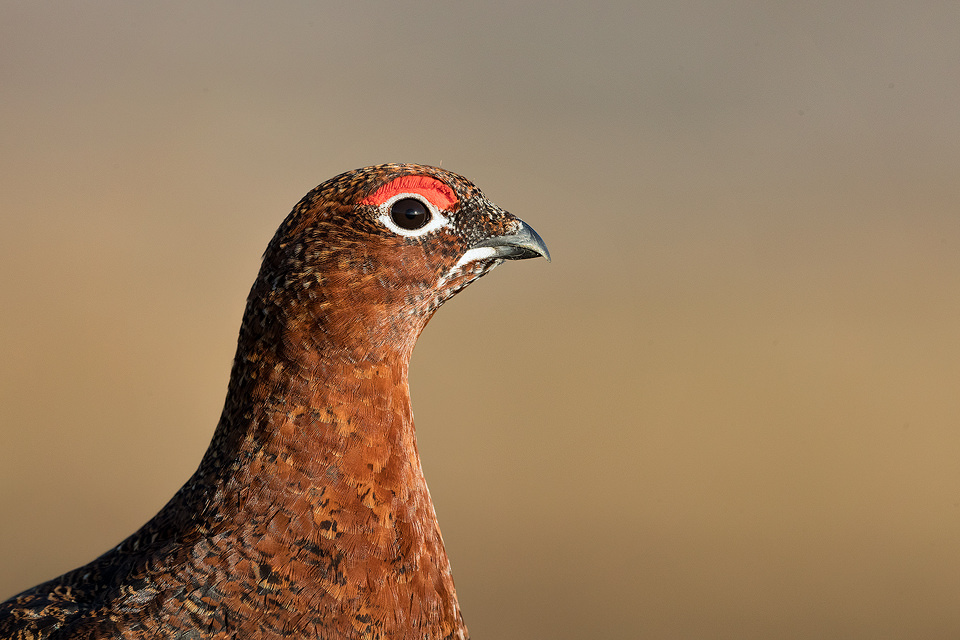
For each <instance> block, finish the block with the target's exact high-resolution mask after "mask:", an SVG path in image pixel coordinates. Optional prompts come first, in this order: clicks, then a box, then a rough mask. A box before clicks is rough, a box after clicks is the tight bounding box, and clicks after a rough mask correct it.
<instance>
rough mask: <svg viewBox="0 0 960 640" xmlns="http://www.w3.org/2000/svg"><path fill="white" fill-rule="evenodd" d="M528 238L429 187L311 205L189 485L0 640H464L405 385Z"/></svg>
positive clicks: (386, 173)
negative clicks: (422, 351) (428, 346)
mask: <svg viewBox="0 0 960 640" xmlns="http://www.w3.org/2000/svg"><path fill="white" fill-rule="evenodd" d="M536 256H543V257H545V258H547V259H549V254H548V252H547V249H546V246H545V245H544V244H543V241H542V240H541V239H540V237H539V236H538V235H537V234H536V233H535V232H534V231H533V230H532V229H531V228H530V227H529V226H527V225H526V224H525V223H523V222H522V221H520V220H519V219H517V218H516V217H514V216H512V215H511V214H509V213H507V212H505V211H503V210H502V209H500V208H498V207H497V206H495V205H493V204H492V203H491V202H490V201H488V200H487V199H486V198H485V197H484V196H483V194H482V193H481V192H480V190H479V189H477V187H476V186H474V185H473V184H472V183H471V182H469V181H468V180H466V179H465V178H463V177H462V176H458V175H456V174H454V173H451V172H448V171H444V170H442V169H438V168H434V167H427V166H420V165H410V164H407V165H403V164H386V165H379V166H375V167H368V168H365V169H359V170H356V171H351V172H348V173H344V174H342V175H340V176H337V177H336V178H333V179H332V180H329V181H327V182H325V183H323V184H321V185H320V186H319V187H317V188H316V189H314V190H313V191H311V192H310V193H308V194H307V195H306V196H305V197H304V198H303V199H302V200H301V201H300V202H299V204H297V206H296V207H294V209H293V211H292V212H291V213H290V215H289V216H288V217H287V218H286V220H284V222H283V224H281V226H280V228H279V230H278V231H277V233H276V235H275V236H274V238H273V240H272V241H271V242H270V244H269V246H268V247H267V250H266V252H265V254H264V257H263V265H262V267H261V269H260V273H259V275H258V277H257V279H256V281H255V283H254V285H253V288H252V290H251V292H250V296H249V298H248V301H247V306H246V310H245V312H244V316H243V323H242V325H241V328H240V336H239V340H238V347H237V354H236V358H235V360H234V363H233V369H232V372H231V378H230V384H229V388H228V391H227V398H226V402H225V405H224V409H223V414H222V416H221V418H220V422H219V424H218V425H217V428H216V431H215V433H214V436H213V440H212V442H211V444H210V447H209V449H208V450H207V452H206V454H205V456H204V458H203V460H202V462H201V464H200V466H199V468H198V469H197V471H196V473H194V475H193V476H192V477H191V478H190V479H189V481H188V482H187V483H186V484H185V485H184V486H183V487H182V488H181V489H180V490H179V491H178V492H177V493H176V495H175V496H174V497H173V498H172V499H171V500H170V502H169V503H168V504H167V505H166V506H165V507H164V508H163V509H162V510H161V511H160V513H158V514H157V515H156V516H155V517H154V518H153V519H152V520H150V521H149V522H148V523H147V524H146V525H144V526H143V527H142V528H141V529H140V530H139V531H137V532H136V533H134V534H133V535H132V536H130V537H129V538H127V539H126V540H124V541H123V542H121V543H120V544H119V545H118V546H117V547H115V548H113V549H111V550H110V551H108V552H107V553H105V554H104V555H102V556H100V557H99V558H97V559H96V560H94V561H93V562H91V563H90V564H88V565H86V566H83V567H80V568H79V569H75V570H73V571H70V572H69V573H66V574H64V575H62V576H60V577H59V578H55V579H53V580H50V581H49V582H45V583H43V584H41V585H38V586H36V587H34V588H32V589H29V590H28V591H25V592H23V593H21V594H19V595H17V596H15V597H13V598H11V599H10V600H8V601H6V602H5V603H3V604H2V605H0V638H3V639H16V640H55V639H70V640H74V639H94V638H97V639H101V638H136V639H146V638H180V639H187V638H189V639H207V638H218V639H219V638H222V639H226V638H262V639H264V640H266V639H270V638H281V637H283V638H291V637H292V638H325V639H341V638H357V639H359V638H365V639H375V638H376V639H380V638H382V639H386V638H390V639H391V640H401V639H410V640H412V639H414V638H416V639H417V640H423V639H426V638H429V639H431V640H440V639H448V638H449V639H452V638H466V637H467V632H466V628H465V627H464V625H463V621H462V619H461V615H460V609H459V605H458V603H457V597H456V592H455V590H454V586H453V579H452V577H451V574H450V565H449V562H448V560H447V555H446V552H445V551H444V547H443V541H442V540H441V537H440V530H439V528H438V526H437V520H436V516H435V514H434V509H433V504H432V502H431V500H430V495H429V493H428V491H427V485H426V483H425V481H424V478H423V473H422V471H421V468H420V459H419V455H418V453H417V446H416V440H415V435H414V426H413V414H412V413H411V409H410V396H409V391H408V386H407V368H408V362H409V359H410V354H411V351H412V350H413V346H414V343H415V341H416V339H417V337H418V336H419V335H420V332H421V331H422V330H423V328H424V326H425V325H426V323H427V321H428V320H429V319H430V317H431V316H432V315H433V313H434V312H435V311H436V309H437V308H438V307H439V306H440V305H441V304H442V303H443V302H444V301H446V300H448V299H449V298H450V297H452V296H453V295H454V294H456V293H457V292H458V291H460V290H461V289H463V288H464V287H465V286H467V285H468V284H469V283H470V282H472V281H474V280H475V279H477V278H479V277H480V276H482V275H484V274H485V273H487V272H488V271H490V270H491V269H492V268H493V267H495V266H497V265H498V264H500V263H501V262H502V261H503V260H505V259H518V258H531V257H536Z"/></svg>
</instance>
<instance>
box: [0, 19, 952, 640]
mask: <svg viewBox="0 0 960 640" xmlns="http://www.w3.org/2000/svg"><path fill="white" fill-rule="evenodd" d="M0 87H2V89H0V95H2V100H0V140H2V141H0V145H2V153H0V162H2V168H0V203H2V206H0V300H2V302H0V305H2V313H0V407H2V409H0V513H2V514H3V515H2V517H0V598H4V597H7V596H10V595H12V594H13V593H15V592H17V591H19V590H21V589H24V588H27V587H29V586H31V585H33V584H34V583H36V582H39V581H41V580H43V579H46V578H50V577H53V576H54V575H56V574H59V573H61V572H63V571H66V570H68V569H71V568H73V567H75V566H77V565H79V564H81V563H85V562H87V561H89V560H91V559H92V558H94V557H95V556H96V555H99V554H100V553H101V552H103V551H105V550H106V549H108V548H109V547H111V546H112V545H114V544H116V543H117V542H118V541H119V540H121V539H122V538H123V537H125V536H126V535H127V534H129V533H131V532H133V531H134V530H135V529H136V528H137V527H138V526H139V525H140V524H142V523H143V522H145V521H146V520H147V519H148V518H149V517H150V516H151V515H152V514H153V513H154V512H155V511H156V510H157V509H159V507H160V506H161V505H163V504H164V503H165V502H166V500H167V499H168V498H169V497H170V496H171V495H172V494H173V493H174V491H175V490H176V489H177V488H178V487H179V486H180V484H181V483H182V482H183V481H185V480H186V478H187V477H188V476H189V475H190V474H191V472H192V471H193V469H194V468H195V467H196V465H197V464H198V462H199V460H200V457H201V455H202V453H203V451H204V449H205V447H206V445H207V442H208V440H209V438H210V435H211V434H212V431H213V427H214V425H215V423H216V421H217V418H218V416H219V413H220V409H221V407H222V402H223V397H224V392H225V389H226V382H227V376H228V373H229V366H230V362H231V358H232V357H233V353H234V347H235V344H236V332H237V329H238V327H239V322H240V315H241V312H242V309H243V304H244V299H245V296H246V294H247V291H248V288H249V286H250V284H251V282H252V281H253V278H254V276H255V274H256V271H257V269H258V266H259V257H260V254H261V252H262V251H263V249H264V247H265V246H266V243H267V241H268V240H269V238H270V237H271V235H272V234H273V232H274V230H275V228H276V227H277V225H278V224H279V223H280V221H281V220H282V219H283V218H284V216H285V215H286V214H287V212H288V211H289V210H290V208H291V207H292V206H293V204H294V203H296V202H297V200H298V199H299V198H300V197H301V196H302V195H303V194H304V193H306V192H307V191H308V190H309V189H311V188H312V187H314V186H315V185H316V184H318V183H319V182H322V181H323V180H325V179H327V178H329V177H331V176H333V175H335V174H337V173H339V172H341V171H344V170H347V169H351V168H355V167H358V166H364V165H368V164H375V163H380V162H422V163H428V164H440V163H441V162H442V163H443V166H444V168H449V169H451V170H454V171H457V172H459V173H463V174H465V175H466V176H468V177H469V178H471V179H472V180H473V181H475V182H476V183H477V184H479V185H480V186H481V188H482V189H483V190H484V191H485V192H486V194H487V195H488V196H490V197H491V199H493V200H494V201H495V202H497V203H498V204H500V205H501V206H503V207H504V208H506V209H508V210H510V211H512V212H514V213H516V214H518V215H520V216H521V217H522V218H524V219H525V220H526V221H527V222H529V223H530V224H531V225H532V226H533V227H535V228H536V229H537V230H538V231H539V232H540V233H541V235H542V236H543V237H544V238H545V239H546V241H547V243H548V244H549V246H550V249H551V251H552V253H553V255H554V262H553V263H552V264H547V263H546V262H545V261H530V262H524V263H513V264H507V265H504V266H503V267H501V268H500V269H498V270H497V271H496V272H495V273H493V274H492V275H490V276H488V277H487V278H485V279H484V280H483V281H481V282H479V283H477V284H475V285H473V286H472V287H471V288H470V290H469V291H468V292H466V293H464V294H463V295H461V296H460V297H458V298H457V299H456V300H455V301H453V302H452V303H450V304H448V305H447V306H445V307H444V309H443V310H442V311H441V312H440V313H439V314H438V315H437V317H436V318H435V319H434V321H433V322H432V323H431V325H430V327H428V329H427V331H426V332H425V333H424V335H423V337H422V339H421V341H420V345H419V346H418V348H417V351H416V353H415V356H414V360H413V364H412V369H413V370H412V381H411V384H412V388H413V395H414V406H415V408H416V413H417V425H418V430H419V438H420V447H421V453H422V457H423V464H424V467H425V469H426V474H427V478H428V481H429V482H430V487H431V490H432V492H433V496H434V498H435V501H436V506H437V511H438V513H439V517H440V523H441V527H442V529H443V532H444V538H445V540H446V543H447V547H448V550H449V552H450V556H451V560H452V563H453V567H454V575H455V577H456V580H457V587H458V591H459V594H460V600H461V605H462V607H463V612H464V617H465V619H466V621H467V623H468V625H469V627H470V630H471V632H472V635H473V636H474V637H475V638H478V639H482V638H498V639H500V640H512V639H520V638H523V639H533V638H543V639H547V638H549V639H567V638H570V639H574V638H577V639H581V638H603V639H620V638H904V639H907V638H911V639H912V638H956V637H958V636H960V429H958V420H960V286H958V285H960V180H958V168H960V6H958V5H957V3H955V2H883V1H880V2H872V3H859V2H832V3H831V2H822V3H799V2H798V3H770V2H730V1H724V2H706V1H690V2H685V1H680V2H656V3H650V2H623V1H620V2H617V1H604V0H599V1H597V0H594V1H592V2H590V3H569V2H559V3H558V2H542V3H537V2H523V1H521V2H517V1H516V0H511V1H510V2H490V3H436V4H434V3H388V2H352V3H333V4H331V3H321V2H282V3H272V4H270V6H269V7H268V3H265V2H264V3H252V2H237V1H234V2H204V3H194V2H174V1H170V2H163V3H144V2H120V1H112V2H111V1H100V2H39V1H32V2H4V3H3V4H2V5H0Z"/></svg>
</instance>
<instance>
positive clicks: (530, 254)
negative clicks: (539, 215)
mask: <svg viewBox="0 0 960 640" xmlns="http://www.w3.org/2000/svg"><path fill="white" fill-rule="evenodd" d="M519 222H520V228H519V229H517V231H516V232H514V233H511V234H507V235H503V236H496V237H493V238H488V239H486V240H483V241H481V242H478V243H477V244H476V245H474V246H475V247H492V248H494V249H495V250H496V251H497V257H498V258H501V259H504V260H526V259H527V258H539V257H543V258H546V259H547V262H550V250H549V249H547V244H546V243H545V242H544V241H543V238H541V237H540V234H539V233H537V232H536V231H534V230H533V227H531V226H530V225H528V224H527V223H526V222H524V221H522V220H520V221H519Z"/></svg>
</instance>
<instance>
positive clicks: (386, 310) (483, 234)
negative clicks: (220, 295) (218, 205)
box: [248, 164, 550, 353]
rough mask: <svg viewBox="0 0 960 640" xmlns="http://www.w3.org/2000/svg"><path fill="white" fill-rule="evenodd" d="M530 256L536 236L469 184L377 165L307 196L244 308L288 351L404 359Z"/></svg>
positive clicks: (417, 169)
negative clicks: (256, 304)
mask: <svg viewBox="0 0 960 640" xmlns="http://www.w3.org/2000/svg"><path fill="white" fill-rule="evenodd" d="M538 256H542V257H544V258H546V259H547V260H549V259H550V254H549V252H548V251H547V247H546V245H545V244H544V242H543V240H542V239H541V238H540V236H539V235H537V233H536V232H535V231H534V230H533V229H532V228H531V227H530V226H528V225H527V224H526V223H524V222H523V221H522V220H520V219H519V218H517V217H516V216H514V215H512V214H510V213H507V212H506V211H504V210H503V209H501V208H499V207H497V206H496V205H495V204H493V203H492V202H490V201H489V200H487V199H486V197H485V196H484V195H483V193H482V192H481V191H480V190H479V189H478V188H477V187H476V186H475V185H474V184H473V183H471V182H470V181H469V180H467V179H466V178H464V177H462V176H460V175H457V174H455V173H452V172H449V171H445V170H443V169H439V168H436V167H428V166H423V165H414V164H384V165H378V166H373V167H367V168H364V169H358V170H355V171H350V172H347V173H344V174H341V175H339V176H337V177H335V178H332V179H331V180H328V181H327V182H324V183H323V184H321V185H320V186H318V187H317V188H316V189H314V190H313V191H311V192H310V193H308V194H307V195H306V196H304V198H303V199H302V200H301V201H300V202H299V203H298V204H297V206H296V207H294V209H293V211H292V212H291V213H290V215H289V216H288V217H287V219H286V220H285V221H284V222H283V224H282V225H281V226H280V228H279V230H278V231H277V233H276V235H275V236H274V238H273V240H272V241H271V243H270V245H269V246H268V248H267V251H266V252H265V254H264V262H263V267H262V269H261V272H260V276H259V278H258V280H257V284H255V285H254V292H253V293H254V294H256V293H258V292H259V295H258V296H254V295H252V296H251V300H253V299H254V298H255V297H256V298H259V299H260V300H261V301H262V302H263V303H264V311H263V312H262V316H263V318H262V322H263V323H270V322H271V321H273V320H277V321H280V322H281V323H282V324H283V325H284V327H285V331H286V333H287V334H288V335H286V336H285V338H284V342H285V343H287V344H288V345H292V343H296V342H298V341H300V342H303V344H302V345H301V346H302V347H303V348H307V347H308V346H309V345H308V344H307V343H308V342H309V341H310V336H313V339H315V340H321V339H322V340H324V341H325V343H326V345H327V346H329V345H330V344H331V343H335V344H337V345H341V346H349V345H363V346H364V348H365V350H370V349H374V348H376V347H378V346H393V347H395V348H398V349H401V350H403V351H405V352H407V353H409V351H410V350H412V348H413V343H414V342H415V340H416V338H417V336H418V335H419V334H420V331H422V329H423V327H424V326H425V325H426V323H427V321H428V320H429V319H430V317H431V316H432V315H433V313H434V311H436V309H437V308H438V307H439V306H440V305H441V304H443V303H444V302H445V301H447V300H449V299H450V298H451V297H453V296H454V295H455V294H456V293H458V292H459V291H461V290H462V289H463V288H464V287H466V286H467V285H468V284H470V283H471V282H473V281H474V280H476V279H477V278H479V277H481V276H483V275H484V274H486V273H488V272H489V271H490V270H491V269H493V268H494V267H496V266H497V265H499V264H501V263H502V262H503V261H504V260H516V259H525V258H534V257H538ZM248 311H249V309H248ZM290 332H293V334H295V335H290ZM293 346H296V345H293Z"/></svg>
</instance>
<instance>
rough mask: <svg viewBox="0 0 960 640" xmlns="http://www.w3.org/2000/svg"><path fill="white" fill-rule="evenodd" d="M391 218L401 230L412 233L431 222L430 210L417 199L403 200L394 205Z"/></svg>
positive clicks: (391, 209)
mask: <svg viewBox="0 0 960 640" xmlns="http://www.w3.org/2000/svg"><path fill="white" fill-rule="evenodd" d="M390 217H391V218H393V221H394V222H396V223H397V226H398V227H400V228H401V229H407V230H410V231H412V230H414V229H421V228H423V227H424V226H425V225H426V224H427V223H428V222H430V210H429V209H427V205H425V204H423V203H422V202H420V201H419V200H417V199H416V198H402V199H400V200H397V201H396V202H394V203H393V206H392V207H391V208H390Z"/></svg>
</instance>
